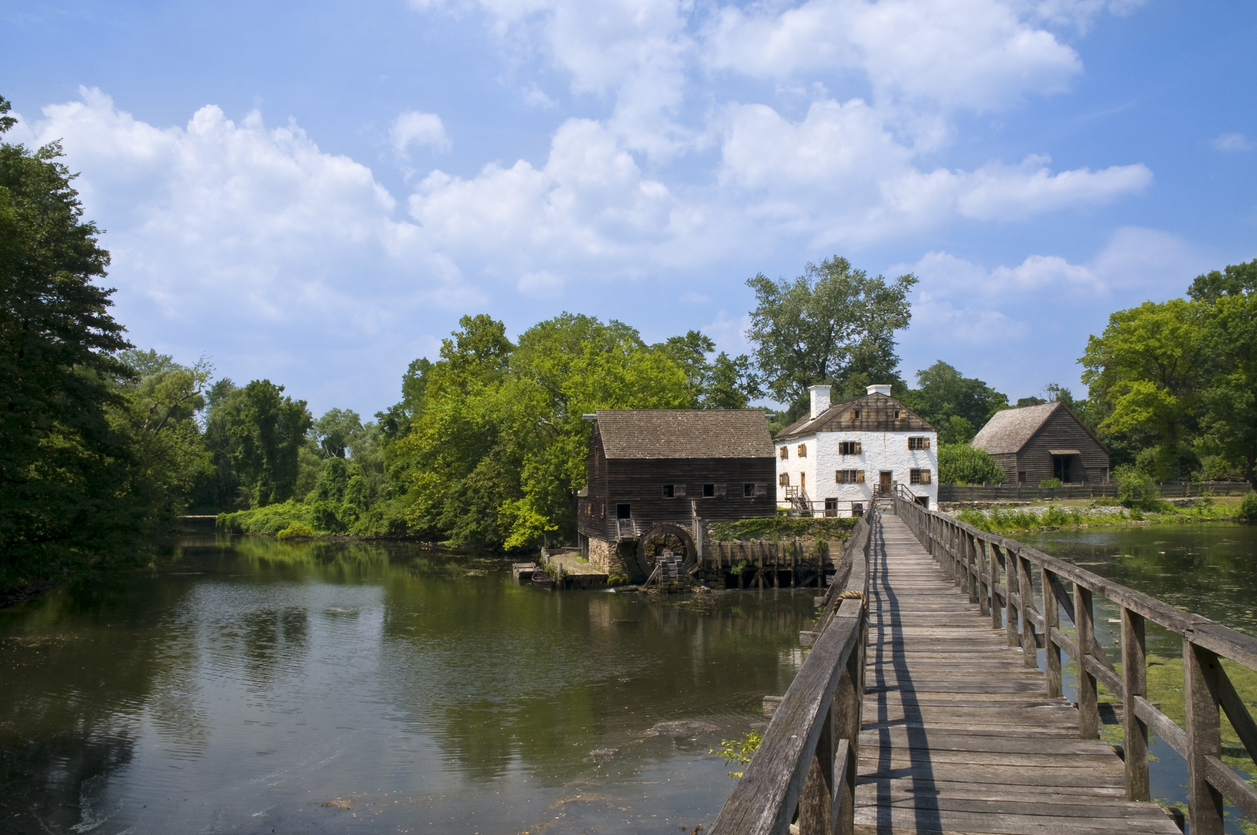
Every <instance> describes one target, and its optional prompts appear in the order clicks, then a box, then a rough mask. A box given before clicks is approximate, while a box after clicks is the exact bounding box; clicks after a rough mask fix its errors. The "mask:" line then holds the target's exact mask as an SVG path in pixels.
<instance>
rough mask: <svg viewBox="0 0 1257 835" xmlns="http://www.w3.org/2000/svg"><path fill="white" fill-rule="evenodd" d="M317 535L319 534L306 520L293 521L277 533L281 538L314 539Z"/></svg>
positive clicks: (276, 536)
mask: <svg viewBox="0 0 1257 835" xmlns="http://www.w3.org/2000/svg"><path fill="white" fill-rule="evenodd" d="M316 536H318V534H317V533H316V532H315V530H314V528H312V527H310V526H309V525H307V524H306V523H305V522H293V523H292V524H290V525H289V526H288V527H286V528H284V529H283V530H282V531H280V532H279V533H277V534H275V538H276V539H279V540H284V539H313V538H314V537H316Z"/></svg>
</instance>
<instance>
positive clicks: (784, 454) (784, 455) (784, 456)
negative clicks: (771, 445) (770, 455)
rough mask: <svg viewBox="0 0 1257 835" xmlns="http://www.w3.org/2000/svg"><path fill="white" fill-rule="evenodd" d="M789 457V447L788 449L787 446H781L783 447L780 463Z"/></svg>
mask: <svg viewBox="0 0 1257 835" xmlns="http://www.w3.org/2000/svg"><path fill="white" fill-rule="evenodd" d="M789 457H790V447H788V446H783V447H782V448H781V460H782V461H785V460H786V459H788V458H789Z"/></svg>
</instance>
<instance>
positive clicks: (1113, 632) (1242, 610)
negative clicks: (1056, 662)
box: [1017, 522, 1257, 835]
mask: <svg viewBox="0 0 1257 835" xmlns="http://www.w3.org/2000/svg"><path fill="white" fill-rule="evenodd" d="M1017 537H1018V539H1019V541H1021V542H1024V543H1025V544H1027V545H1031V546H1033V547H1035V548H1038V549H1039V550H1040V551H1043V552H1045V553H1048V554H1051V555H1053V556H1055V557H1059V558H1061V559H1064V560H1067V561H1069V562H1071V563H1073V564H1074V565H1077V566H1079V567H1081V568H1085V569H1087V570H1088V571H1092V572H1094V573H1096V574H1099V575H1100V576H1101V577H1105V578H1107V579H1110V580H1113V581H1115V582H1118V583H1121V584H1122V585H1125V586H1129V587H1130V588H1133V589H1136V590H1137V591H1141V592H1144V593H1145V594H1148V595H1151V596H1153V597H1155V598H1157V599H1159V600H1161V601H1163V602H1166V603H1170V604H1172V605H1174V606H1178V607H1179V608H1181V609H1185V610H1187V611H1188V612H1193V613H1195V614H1199V615H1202V616H1204V617H1207V618H1210V619H1212V620H1216V621H1218V622H1220V623H1223V624H1225V625H1227V626H1229V627H1231V628H1233V629H1236V630H1238V631H1240V632H1244V633H1246V634H1249V635H1254V636H1257V525H1244V524H1234V523H1222V522H1216V523H1204V524H1185V525H1148V526H1134V527H1125V528H1086V529H1081V530H1072V531H1071V530H1062V531H1049V532H1042V533H1035V534H1019V535H1017ZM1119 614H1120V613H1119V611H1118V609H1117V607H1116V606H1114V605H1113V604H1112V603H1110V602H1108V601H1107V600H1103V599H1102V598H1100V597H1099V596H1098V595H1097V596H1096V598H1095V624H1096V638H1097V640H1098V641H1099V643H1100V645H1101V646H1102V647H1105V648H1106V649H1107V650H1108V655H1109V658H1110V660H1112V661H1113V662H1115V663H1120V662H1121V657H1120V655H1121V654H1120V650H1119V645H1118V638H1119V636H1120V634H1121V627H1120V624H1119V622H1118V616H1119ZM1146 640H1147V648H1148V653H1149V662H1150V663H1149V677H1150V678H1149V694H1148V695H1149V698H1150V699H1151V700H1153V701H1156V702H1159V703H1160V704H1161V705H1162V710H1163V711H1164V712H1165V713H1166V714H1167V715H1169V716H1171V718H1174V719H1175V720H1176V721H1178V722H1179V723H1180V725H1181V723H1182V716H1181V713H1182V663H1181V660H1180V659H1181V658H1182V654H1183V646H1182V638H1180V637H1179V636H1178V635H1176V634H1172V633H1169V632H1167V631H1166V630H1163V629H1160V628H1157V627H1156V626H1154V625H1153V624H1152V623H1151V622H1148V624H1147V639H1146ZM1039 655H1040V663H1041V665H1042V664H1043V663H1044V661H1043V653H1042V652H1040V654H1039ZM1072 666H1073V665H1071V667H1072ZM1224 666H1225V667H1226V669H1227V671H1228V675H1229V676H1230V677H1231V680H1232V682H1233V683H1234V684H1235V685H1236V687H1237V689H1238V690H1239V691H1240V694H1241V696H1242V697H1243V698H1244V700H1245V701H1246V702H1247V703H1248V704H1249V708H1250V712H1252V713H1254V714H1257V674H1254V673H1252V672H1250V671H1248V670H1246V669H1244V668H1241V667H1239V665H1236V664H1230V663H1225V664H1224ZM1066 690H1067V692H1066V696H1067V697H1068V698H1071V699H1075V700H1076V692H1077V691H1076V688H1075V687H1074V679H1073V677H1072V671H1070V673H1067V676H1066ZM1176 714H1177V715H1176ZM1223 726H1224V727H1223V755H1224V756H1223V759H1224V760H1226V761H1227V762H1228V764H1230V765H1232V766H1233V767H1236V768H1239V769H1240V770H1241V771H1242V772H1244V773H1245V774H1247V775H1249V776H1257V767H1255V766H1254V764H1253V762H1252V760H1251V759H1250V758H1248V756H1247V754H1246V753H1245V752H1244V749H1243V747H1242V746H1241V745H1240V744H1239V742H1238V737H1236V736H1235V732H1234V731H1233V730H1231V729H1230V727H1229V724H1228V723H1227V722H1226V719H1225V718H1224V719H1223ZM1106 731H1107V733H1106V737H1105V738H1106V739H1109V740H1110V741H1115V742H1120V741H1121V736H1120V728H1119V727H1113V726H1110V727H1108V728H1106ZM1149 750H1150V753H1151V754H1152V755H1153V756H1154V757H1155V758H1156V759H1155V760H1154V761H1153V762H1152V765H1151V774H1150V776H1151V780H1152V793H1153V797H1154V798H1156V799H1158V800H1160V801H1162V802H1163V803H1165V804H1167V805H1169V804H1185V802H1186V797H1187V792H1186V780H1187V766H1186V763H1185V762H1184V761H1183V759H1182V758H1181V757H1179V756H1178V754H1177V753H1176V752H1175V751H1174V750H1173V749H1171V748H1170V747H1169V745H1167V744H1166V743H1165V742H1163V741H1162V740H1160V739H1157V738H1156V737H1153V739H1152V743H1151V745H1150V749H1149ZM1183 808H1185V807H1183ZM1240 820H1241V819H1240V817H1239V816H1238V815H1237V814H1236V813H1235V812H1234V810H1233V809H1230V807H1228V818H1227V832H1230V833H1235V835H1239V834H1240V833H1241V832H1243V831H1244V830H1243V829H1242V828H1241V824H1240ZM1247 831H1248V832H1249V833H1251V832H1254V831H1257V828H1254V827H1250V828H1249V829H1248V830H1247Z"/></svg>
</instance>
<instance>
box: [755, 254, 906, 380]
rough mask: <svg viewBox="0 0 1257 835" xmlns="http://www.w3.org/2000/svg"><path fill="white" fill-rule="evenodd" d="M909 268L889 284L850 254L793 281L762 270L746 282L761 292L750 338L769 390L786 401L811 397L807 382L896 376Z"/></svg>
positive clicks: (810, 267)
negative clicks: (859, 265)
mask: <svg viewBox="0 0 1257 835" xmlns="http://www.w3.org/2000/svg"><path fill="white" fill-rule="evenodd" d="M916 283H917V279H916V277H915V276H913V275H911V274H907V275H901V276H899V277H898V278H896V279H894V280H893V281H890V282H887V280H886V279H885V278H884V277H882V276H880V275H879V276H877V277H875V278H871V277H869V275H868V274H867V273H865V272H864V271H863V270H857V269H853V268H852V266H851V264H850V262H848V261H847V260H846V259H845V258H838V257H834V258H829V259H827V260H825V261H823V262H822V263H821V264H820V265H819V266H817V265H815V264H808V265H807V267H806V268H805V269H804V273H803V275H801V276H799V277H798V278H796V279H795V280H794V281H786V280H782V281H772V280H771V279H769V278H767V277H765V276H764V275H763V274H762V273H761V274H759V275H757V276H755V277H754V278H752V279H749V280H748V281H747V285H748V286H749V287H751V289H753V290H754V291H755V298H756V307H755V310H754V311H752V313H751V327H750V330H749V332H748V336H749V337H750V339H751V341H752V342H754V343H755V345H756V348H755V362H756V365H757V367H758V371H759V374H760V375H761V376H762V378H763V381H764V385H765V387H766V388H767V390H768V391H769V392H770V393H771V394H772V395H773V397H775V398H776V399H777V400H778V401H779V402H781V403H787V404H791V405H797V404H801V403H804V402H805V401H806V399H807V390H808V387H809V386H813V385H817V384H828V385H830V386H834V387H835V388H836V391H845V390H846V384H847V382H848V381H849V380H850V379H852V378H855V377H858V378H859V379H860V380H861V381H862V382H863V381H865V380H867V381H868V382H890V381H891V380H893V379H897V375H896V373H895V370H896V368H897V366H898V364H899V358H898V357H897V356H896V355H895V332H896V331H899V330H902V329H904V328H906V327H908V323H909V321H910V319H911V316H912V314H911V310H910V305H909V303H908V292H909V291H910V290H911V289H912V287H913V286H914V285H915V284H916Z"/></svg>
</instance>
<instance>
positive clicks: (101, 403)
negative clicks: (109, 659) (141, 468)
mask: <svg viewBox="0 0 1257 835" xmlns="http://www.w3.org/2000/svg"><path fill="white" fill-rule="evenodd" d="M9 107H10V106H9V103H8V102H7V101H6V100H4V99H3V98H0V133H3V132H4V131H7V130H8V129H9V128H10V127H12V125H13V119H12V117H9V116H7V115H5V114H7V113H8V111H9ZM60 156H61V149H60V147H59V146H58V145H57V144H55V143H54V144H51V145H47V146H45V147H43V148H39V149H38V150H35V151H29V150H27V149H26V148H24V147H23V146H21V145H10V144H7V143H4V144H0V298H2V299H3V304H2V305H0V404H2V405H3V407H2V408H0V555H3V556H0V561H2V562H0V572H2V573H3V576H2V577H0V585H9V584H12V583H15V582H21V581H24V580H28V579H30V578H32V577H35V576H37V575H39V574H41V573H46V572H48V571H53V570H56V565H57V564H60V563H65V564H68V563H69V562H74V561H76V560H78V561H81V560H85V559H88V558H89V557H90V556H91V555H93V554H101V553H109V552H121V551H124V550H126V548H127V546H128V544H129V543H131V542H133V541H134V539H135V537H136V535H137V532H141V531H142V528H143V520H144V519H145V518H146V516H147V514H148V508H147V507H146V506H145V505H144V496H142V495H140V493H139V492H137V491H136V490H135V489H133V488H134V483H133V475H134V467H135V458H134V455H133V454H132V450H130V449H129V448H128V447H127V445H126V443H125V439H124V438H122V437H120V436H119V435H118V433H117V432H116V431H114V428H113V426H112V425H111V423H110V420H109V417H108V413H107V407H109V406H111V405H114V406H117V405H120V404H121V401H122V395H121V394H120V393H119V392H118V391H117V390H116V388H115V386H114V383H113V381H115V380H118V379H127V378H129V377H130V376H132V372H131V371H130V369H128V368H127V367H126V366H125V365H124V364H123V363H122V362H120V361H119V360H118V359H117V358H116V357H115V356H114V352H116V351H119V350H123V349H126V348H129V347H130V345H129V344H128V343H127V341H126V339H125V338H124V337H123V333H124V329H123V327H122V326H121V325H120V324H118V323H117V322H116V321H114V319H113V318H112V317H111V316H110V315H109V312H108V311H109V308H110V306H111V305H112V302H111V300H110V295H111V294H112V292H113V291H112V290H106V289H102V288H101V287H99V286H97V285H96V284H94V283H93V281H94V280H96V279H99V278H102V277H103V276H104V275H105V267H106V266H107V265H108V263H109V253H107V252H106V251H105V250H104V249H102V248H101V247H100V246H99V244H98V242H97V238H96V236H97V234H98V231H97V229H96V226H95V225H94V224H93V223H91V222H90V221H85V220H84V219H83V209H82V206H81V205H80V203H79V199H78V195H77V193H76V192H75V191H74V189H73V188H72V187H71V181H72V180H73V176H72V175H71V174H70V173H69V172H68V171H67V169H66V168H65V166H63V165H62V164H60V163H59V162H58V161H57V160H58V159H59V157H60Z"/></svg>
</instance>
